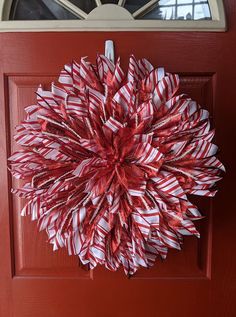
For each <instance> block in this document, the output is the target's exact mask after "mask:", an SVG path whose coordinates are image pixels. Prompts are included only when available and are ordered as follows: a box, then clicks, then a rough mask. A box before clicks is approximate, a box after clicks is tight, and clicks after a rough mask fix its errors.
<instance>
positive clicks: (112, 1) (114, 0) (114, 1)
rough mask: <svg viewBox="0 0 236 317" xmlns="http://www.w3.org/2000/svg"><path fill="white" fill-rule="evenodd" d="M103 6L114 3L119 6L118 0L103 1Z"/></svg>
mask: <svg viewBox="0 0 236 317" xmlns="http://www.w3.org/2000/svg"><path fill="white" fill-rule="evenodd" d="M101 2H102V4H106V3H114V4H117V3H118V0H101Z"/></svg>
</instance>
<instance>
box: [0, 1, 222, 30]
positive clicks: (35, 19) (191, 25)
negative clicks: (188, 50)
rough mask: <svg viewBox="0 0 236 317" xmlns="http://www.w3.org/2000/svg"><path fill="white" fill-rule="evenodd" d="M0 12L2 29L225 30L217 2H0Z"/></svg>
mask: <svg viewBox="0 0 236 317" xmlns="http://www.w3.org/2000/svg"><path fill="white" fill-rule="evenodd" d="M0 9H1V22H0V28H1V29H2V30H16V29H18V30H26V29H29V30H30V29H32V30H34V31H35V30H37V29H38V30H47V29H48V30H53V29H65V30H67V29H68V30H85V29H86V30H105V29H109V30H162V31H163V30H164V31H165V30H187V31H188V30H190V31H192V30H207V31H211V30H214V31H216V30H217V31H224V30H225V15H224V8H223V3H222V1H221V0H30V1H29V0H5V1H3V0H0ZM42 20H46V21H44V22H42ZM58 20H60V22H61V23H60V24H59V23H58Z"/></svg>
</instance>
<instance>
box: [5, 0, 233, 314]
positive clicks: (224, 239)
mask: <svg viewBox="0 0 236 317" xmlns="http://www.w3.org/2000/svg"><path fill="white" fill-rule="evenodd" d="M225 4H226V10H227V12H228V19H229V31H228V32H226V33H222V34H216V33H204V34H203V33H194V32H191V33H187V34H186V33H180V32H175V33H168V32H165V33H160V32H146V33H145V32H143V33H142V32H135V33H132V32H126V33H124V32H117V33H115V32H114V33H105V32H104V33H92V32H87V33H86V32H85V33H76V32H75V33H69V32H68V33H62V32H58V33H57V32H56V33H31V34H29V33H12V34H7V33H5V34H0V44H1V51H0V58H1V63H0V71H1V77H0V87H1V91H2V93H1V95H0V101H1V108H0V111H1V112H0V114H1V115H0V133H1V139H0V157H1V168H0V177H1V182H0V192H1V200H0V228H1V230H0V241H1V248H0V259H1V260H0V279H1V286H0V316H1V317H8V316H9V317H11V316H14V317H31V316H33V317H39V316H40V317H42V316H44V317H54V316H57V317H64V316H68V317H70V316H81V317H111V316H112V317H117V316H131V317H133V316H137V317H139V316H151V317H156V316H164V317H172V316H177V317H178V316H181V317H185V316H186V317H187V316H188V317H189V316H191V317H195V316H196V317H197V316H198V317H199V316H203V317H205V316H214V317H215V316H216V317H223V316H224V317H234V316H236V306H235V301H234V298H233V297H234V294H235V290H236V275H235V272H234V268H235V264H236V263H235V262H236V258H235V254H234V252H233V246H234V243H235V241H236V240H235V236H234V231H235V212H234V208H235V207H234V195H235V194H234V183H233V180H234V177H235V164H234V157H235V156H234V154H236V153H235V145H234V142H235V127H234V125H235V119H236V118H235V117H236V107H235V105H234V100H235V89H234V85H235V83H236V76H235V69H236V61H235V57H234V56H235V55H236V44H235V38H236V20H235V19H234V16H235V14H236V4H235V2H234V1H230V0H228V1H225ZM106 39H112V40H114V42H115V45H116V55H117V56H118V55H120V56H121V60H122V64H123V66H124V67H127V60H128V56H129V54H130V53H134V54H135V55H136V56H137V58H140V57H146V58H148V59H149V60H150V61H151V62H152V63H153V64H154V65H155V66H164V67H165V69H166V70H167V71H168V72H173V73H175V72H176V73H179V74H180V77H181V87H180V92H185V93H188V94H189V95H190V96H191V97H192V98H193V99H195V100H197V101H198V102H199V103H200V104H201V105H202V106H203V107H204V108H205V109H208V110H209V111H210V114H211V117H212V123H213V125H214V126H215V127H216V132H217V133H216V139H215V143H216V144H218V145H219V148H220V150H221V152H220V153H219V157H220V159H221V160H222V162H223V163H224V164H225V165H226V169H227V174H226V176H225V177H224V179H223V180H222V181H221V183H220V184H219V187H220V191H219V193H218V194H217V196H216V197H215V198H214V199H211V198H196V197H192V198H191V200H192V201H193V202H194V203H196V204H198V206H199V207H200V210H201V212H202V214H203V215H205V216H206V217H205V218H204V219H202V220H201V221H199V222H198V224H197V225H198V228H199V230H200V233H201V238H200V239H197V238H194V237H186V238H185V239H184V244H183V248H182V250H181V251H175V250H170V251H169V254H168V257H167V260H166V261H164V262H162V261H160V260H159V259H158V260H157V262H156V264H155V266H154V267H153V268H150V269H149V270H145V269H141V270H139V271H138V273H137V274H136V275H135V276H134V277H132V278H131V279H127V278H126V277H125V275H124V273H123V272H122V271H121V270H120V271H118V272H115V273H114V272H109V271H108V270H106V269H104V268H103V267H98V268H97V269H95V270H94V271H93V272H89V271H87V270H86V268H82V267H81V266H80V265H79V262H78V259H77V258H76V257H73V256H71V257H70V256H68V255H67V253H66V251H65V250H59V251H57V252H53V251H52V247H51V245H49V244H48V243H46V240H47V236H46V233H45V232H40V233H38V231H37V224H36V223H35V222H33V223H31V221H30V219H29V218H22V217H20V210H21V208H22V206H23V204H24V202H23V201H22V200H20V199H18V198H17V197H13V196H12V195H11V191H10V188H11V186H12V185H13V186H17V183H15V181H13V180H12V179H11V177H10V174H9V173H8V172H7V160H6V158H7V156H9V155H10V153H11V152H12V151H14V150H15V149H16V144H15V143H14V140H13V135H14V128H15V126H16V125H17V123H18V122H19V121H20V120H21V119H22V118H23V116H24V111H23V109H24V107H25V106H26V105H28V104H31V103H34V102H35V94H34V91H35V89H36V87H37V86H38V84H40V83H41V84H42V85H43V86H44V87H45V88H47V87H48V86H49V83H50V82H51V81H52V80H54V79H55V78H56V77H57V75H58V74H59V71H60V69H61V68H62V67H63V65H64V64H65V63H67V62H68V61H70V60H72V59H75V60H76V59H79V58H80V57H81V56H89V58H90V59H91V60H94V59H95V56H96V53H97V52H103V50H104V41H105V40H106Z"/></svg>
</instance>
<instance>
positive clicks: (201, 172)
mask: <svg viewBox="0 0 236 317" xmlns="http://www.w3.org/2000/svg"><path fill="white" fill-rule="evenodd" d="M178 87H179V77H178V75H173V74H169V73H164V70H163V69H162V68H160V69H155V68H154V67H153V66H152V65H151V64H150V63H149V62H148V61H147V60H146V59H141V60H136V59H135V57H134V56H131V57H130V60H129V66H128V71H127V73H124V71H123V70H122V69H121V67H120V61H119V60H118V61H117V63H116V64H113V63H112V62H111V61H110V60H109V59H107V58H106V57H105V56H103V55H98V56H97V59H96V65H92V64H91V63H89V62H88V61H86V59H85V58H82V59H81V61H80V63H77V62H73V63H71V64H69V65H66V66H65V68H64V69H63V70H62V72H61V74H60V77H59V80H58V82H57V83H52V86H51V90H50V91H46V90H43V89H42V87H39V89H38V91H37V104H36V105H31V106H28V107H26V109H25V110H26V113H27V117H26V119H25V120H24V121H23V122H22V123H21V124H20V125H19V126H18V127H17V134H16V136H15V140H16V142H17V143H18V144H19V145H21V146H22V149H21V150H19V151H17V152H15V153H14V154H13V155H12V156H11V157H10V158H9V161H10V165H11V172H12V175H13V176H14V177H15V178H17V179H23V180H24V182H25V185H24V186H23V187H22V188H20V189H14V190H13V193H15V194H17V195H19V196H20V197H23V198H26V199H28V202H27V204H26V206H25V207H24V209H23V210H22V215H31V218H32V220H36V219H37V221H38V225H39V229H40V230H43V229H46V231H47V234H48V237H49V241H50V243H52V244H53V248H54V250H56V249H58V248H59V247H66V248H67V250H68V252H69V254H75V255H78V257H79V259H80V261H81V262H82V263H83V264H88V266H89V268H91V269H93V268H94V267H96V266H97V264H102V265H105V267H106V268H108V269H109V270H117V269H118V268H119V267H120V266H123V268H124V271H125V273H126V274H134V273H135V272H136V271H137V269H138V268H139V267H150V266H152V265H153V264H154V262H155V259H156V257H157V256H158V255H159V256H160V257H161V258H165V257H166V255H167V250H168V248H175V249H180V245H181V243H182V235H195V236H197V237H198V236H199V233H198V231H197V230H196V228H195V226H194V223H193V220H196V219H199V218H201V215H200V213H199V211H198V209H197V207H196V206H195V205H193V204H192V203H191V202H190V201H189V199H188V195H190V194H193V195H202V196H214V195H215V193H216V189H215V183H216V182H217V181H218V180H219V179H220V178H221V177H220V174H221V171H222V170H224V167H223V165H222V164H221V162H220V161H219V160H218V159H217V158H216V157H215V154H216V152H217V147H216V145H214V144H212V143H211V140H212V138H213V136H214V130H210V123H209V113H208V111H206V110H203V109H202V108H201V107H200V106H199V105H198V104H197V103H196V102H195V101H193V100H191V99H190V98H188V97H187V96H186V95H176V92H177V90H178Z"/></svg>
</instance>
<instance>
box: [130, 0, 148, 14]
mask: <svg viewBox="0 0 236 317" xmlns="http://www.w3.org/2000/svg"><path fill="white" fill-rule="evenodd" d="M149 1H150V0H137V1H134V0H126V1H125V8H126V9H127V10H128V11H129V12H131V13H134V12H135V11H137V10H138V9H140V8H141V7H142V6H144V5H145V4H147V3H148V2H149Z"/></svg>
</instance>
